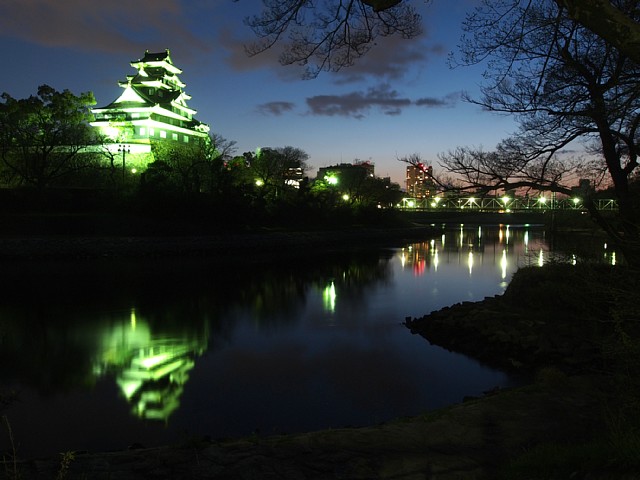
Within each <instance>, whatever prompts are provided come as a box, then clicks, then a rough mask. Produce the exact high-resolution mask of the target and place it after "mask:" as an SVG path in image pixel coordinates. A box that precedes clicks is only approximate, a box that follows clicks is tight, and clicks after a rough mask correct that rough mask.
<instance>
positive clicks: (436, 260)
mask: <svg viewBox="0 0 640 480" xmlns="http://www.w3.org/2000/svg"><path fill="white" fill-rule="evenodd" d="M439 263H440V260H439V258H438V249H436V250H435V252H434V254H433V269H434V270H435V271H436V272H437V271H438V264H439Z"/></svg>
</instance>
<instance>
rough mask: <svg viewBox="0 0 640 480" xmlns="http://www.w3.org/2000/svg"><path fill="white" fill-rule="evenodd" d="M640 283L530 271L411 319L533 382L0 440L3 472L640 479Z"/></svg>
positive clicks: (300, 241)
mask: <svg viewBox="0 0 640 480" xmlns="http://www.w3.org/2000/svg"><path fill="white" fill-rule="evenodd" d="M422 233H424V232H422ZM362 234H363V232H362V231H343V232H331V233H329V234H327V233H325V232H315V233H313V232H307V233H305V234H300V233H298V234H292V233H290V232H289V233H285V232H271V233H270V234H269V235H265V234H264V232H263V234H262V235H258V236H256V235H249V236H246V235H245V236H243V235H237V236H226V237H211V236H208V237H198V236H190V237H173V238H170V237H158V238H150V237H145V238H140V237H113V238H108V237H100V238H96V237H86V236H85V237H66V236H47V237H38V236H30V237H28V238H19V237H7V238H4V239H0V260H1V261H2V262H3V264H5V265H6V264H13V265H14V266H16V265H20V264H21V263H22V262H27V263H32V264H33V261H34V260H35V261H36V262H37V261H38V260H39V259H42V258H58V259H61V258H64V259H67V260H69V261H73V260H74V259H83V258H89V257H98V258H105V259H107V260H108V259H110V258H117V257H127V256H138V255H144V256H151V257H153V258H155V257H158V258H160V257H163V256H167V255H170V256H202V255H206V256H210V255H214V254H221V253H222V254H224V253H228V252H230V251H233V250H235V249H252V250H253V251H254V253H256V254H257V255H258V257H259V256H267V257H268V256H270V255H272V254H275V253H276V252H282V250H283V249H291V250H292V251H293V250H295V251H298V252H310V251H313V250H314V249H319V248H323V249H331V248H344V246H345V245H348V244H349V241H353V242H357V245H360V246H362V241H363V240H362V239H363V235H362ZM419 234H420V231H416V230H415V229H409V230H405V231H395V232H390V231H385V230H369V231H367V232H366V235H365V237H364V238H366V239H368V240H367V244H369V245H373V244H375V243H376V242H380V243H381V244H382V243H386V242H388V241H389V239H390V238H391V237H392V236H393V237H394V238H396V239H400V238H410V237H411V236H412V235H419ZM637 283H638V282H637V280H636V276H635V274H633V273H630V272H629V271H628V270H624V269H623V270H621V269H611V268H605V269H593V268H591V267H585V268H584V269H578V268H576V267H569V266H553V267H551V268H544V269H540V268H535V269H525V270H522V271H520V272H518V273H517V274H516V277H515V278H514V281H513V282H512V283H511V285H510V287H509V289H508V290H507V292H506V293H505V295H503V296H502V297H496V298H488V299H485V301H483V302H476V303H465V304H460V305H456V306H453V307H451V308H447V309H444V310H442V311H439V312H433V313H431V314H429V315H426V316H425V317H422V318H416V319H406V324H407V327H408V329H409V330H411V332H413V333H416V334H421V335H423V336H424V337H425V341H430V342H432V343H435V344H438V345H441V346H444V347H445V348H449V349H452V350H456V351H459V352H462V353H466V354H468V355H470V356H475V357H476V358H478V359H480V360H481V361H483V362H486V363H487V364H491V365H494V366H500V367H502V368H505V369H512V370H515V371H519V372H522V373H523V374H526V375H531V377H532V378H535V380H533V381H532V383H531V384H530V385H528V386H526V387H522V388H518V389H513V390H504V391H492V392H487V393H486V395H485V396H483V397H482V398H472V399H468V400H467V401H465V402H464V403H462V404H459V405H456V406H453V407H450V408H446V409H443V410H438V411H434V412H429V413H425V414H424V415H422V416H419V417H415V418H403V419H398V420H396V421H393V422H389V423H386V424H382V425H376V426H370V427H366V428H353V429H337V430H327V431H320V432H311V433H306V434H300V435H288V436H278V437H259V436H255V437H251V438H245V439H235V440H228V441H216V442H211V441H208V440H206V439H202V440H197V439H194V440H193V441H192V442H190V443H189V444H181V445H173V446H167V447H164V448H155V449H144V448H137V449H131V450H127V451H121V452H74V453H71V452H69V453H67V454H66V456H61V457H60V458H51V459H37V460H33V459H31V460H21V459H19V458H14V456H13V455H12V452H3V455H2V457H0V459H2V463H3V465H0V479H1V478H8V479H36V478H38V479H53V478H69V479H138V478H140V479H169V478H172V479H173V478H176V479H182V478H184V479H187V478H195V479H209V478H211V479H254V478H255V479H285V480H286V479H328V478H340V479H406V480H409V479H411V480H413V479H441V480H449V479H451V480H453V479H481V478H487V479H493V478H514V479H516V478H517V479H527V478H530V479H533V478H536V479H537V478H553V479H555V478H558V479H560V478H566V479H569V478H583V479H605V478H629V479H631V478H640V474H638V473H637V472H639V471H640V469H639V468H640V460H638V459H639V458H640V435H638V428H637V426H638V423H637V417H636V415H637V411H636V409H634V408H635V407H636V406H637V405H635V404H637V403H638V402H637V398H638V395H637V393H638V392H640V389H638V388H637V378H638V377H639V376H637V375H636V371H635V370H634V368H635V359H636V358H637V356H636V355H635V353H634V352H635V350H633V348H635V345H636V344H637V341H636V338H637V332H636V331H635V329H636V328H637V322H636V317H637V314H636V308H635V305H637V303H636V300H637V297H636V296H635V293H634V292H636V291H640V290H638V289H637V287H638V285H637ZM605 287H606V288H605ZM614 320H615V321H614ZM407 333H408V334H410V333H409V331H408V332H407ZM627 347H629V348H630V349H631V350H629V349H627ZM416 381H420V379H416ZM389 394H390V395H393V392H389ZM634 399H635V400H636V401H635V404H634ZM61 434H63V433H62V432H61Z"/></svg>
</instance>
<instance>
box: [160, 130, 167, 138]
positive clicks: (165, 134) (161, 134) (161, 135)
mask: <svg viewBox="0 0 640 480" xmlns="http://www.w3.org/2000/svg"><path fill="white" fill-rule="evenodd" d="M160 138H167V132H165V131H164V130H160Z"/></svg>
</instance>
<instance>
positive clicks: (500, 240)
mask: <svg viewBox="0 0 640 480" xmlns="http://www.w3.org/2000/svg"><path fill="white" fill-rule="evenodd" d="M503 237H504V233H502V226H501V227H500V228H499V229H498V241H499V242H500V243H502V239H503Z"/></svg>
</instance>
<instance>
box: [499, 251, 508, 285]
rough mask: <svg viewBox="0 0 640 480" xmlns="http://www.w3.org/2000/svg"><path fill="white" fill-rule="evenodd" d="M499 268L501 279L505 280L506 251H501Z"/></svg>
mask: <svg viewBox="0 0 640 480" xmlns="http://www.w3.org/2000/svg"><path fill="white" fill-rule="evenodd" d="M500 267H502V279H503V280H504V279H505V278H507V249H506V248H505V249H503V250H502V258H501V259H500Z"/></svg>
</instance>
